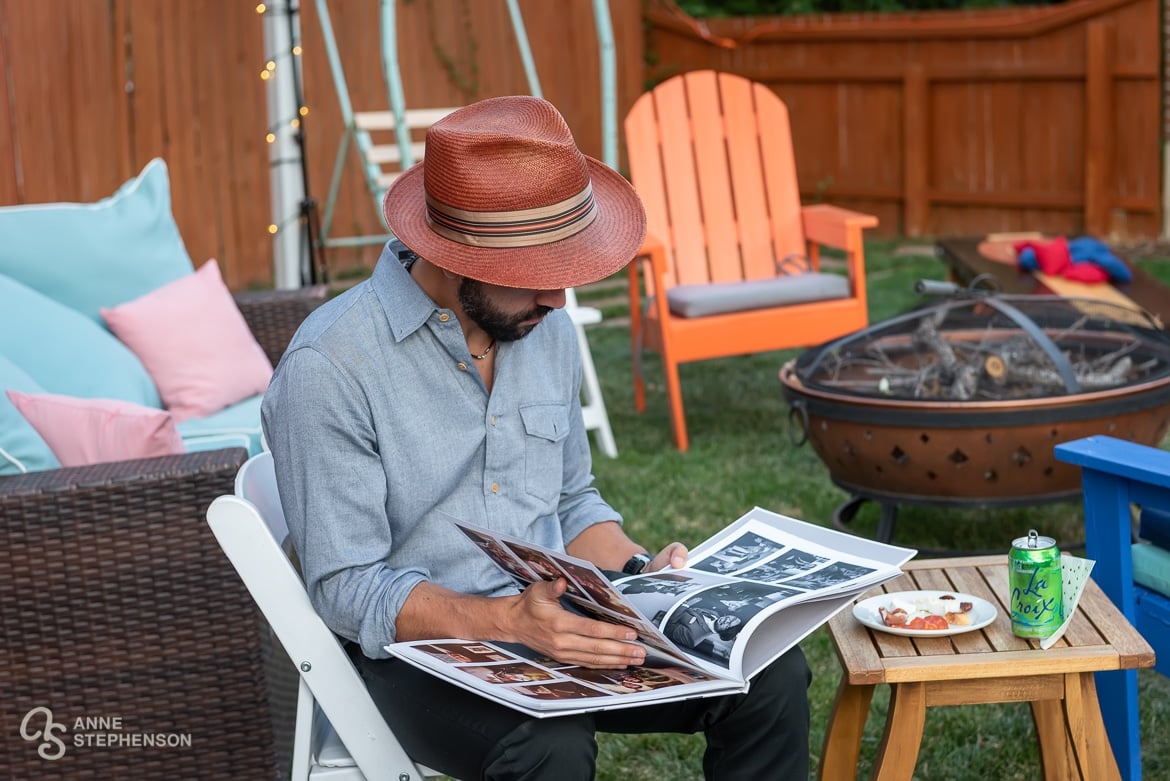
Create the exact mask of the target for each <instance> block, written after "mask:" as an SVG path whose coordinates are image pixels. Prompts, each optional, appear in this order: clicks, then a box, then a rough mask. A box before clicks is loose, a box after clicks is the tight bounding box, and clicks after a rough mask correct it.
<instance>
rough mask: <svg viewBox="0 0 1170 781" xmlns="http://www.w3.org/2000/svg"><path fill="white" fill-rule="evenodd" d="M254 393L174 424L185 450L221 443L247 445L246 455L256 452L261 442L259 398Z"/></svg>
mask: <svg viewBox="0 0 1170 781" xmlns="http://www.w3.org/2000/svg"><path fill="white" fill-rule="evenodd" d="M263 398H264V395H263V394H257V395H255V396H252V397H250V398H247V399H244V400H243V401H241V402H238V403H236V404H232V405H231V406H229V407H224V408H223V409H221V410H220V411H219V412H213V413H212V414H210V415H208V416H207V417H205V418H188V419H187V420H184V421H183V422H182V423H180V424H178V429H179V436H181V437H182V438H183V444H184V445H186V446H187V451H188V452H191V453H194V452H197V451H203V450H218V449H219V448H223V447H242V448H247V450H248V455H250V456H254V455H256V454H257V453H259V452H260V451H261V450H262V449H263V446H262V445H261V430H260V402H261V401H262V400H263Z"/></svg>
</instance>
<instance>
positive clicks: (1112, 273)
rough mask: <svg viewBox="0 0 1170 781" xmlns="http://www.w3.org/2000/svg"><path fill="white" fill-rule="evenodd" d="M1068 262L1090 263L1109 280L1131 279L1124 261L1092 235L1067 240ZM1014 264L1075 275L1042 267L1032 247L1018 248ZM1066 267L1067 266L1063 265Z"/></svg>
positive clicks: (1035, 269) (1037, 269) (1028, 268)
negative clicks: (1107, 276)
mask: <svg viewBox="0 0 1170 781" xmlns="http://www.w3.org/2000/svg"><path fill="white" fill-rule="evenodd" d="M1068 262H1069V263H1070V264H1071V265H1076V264H1078V263H1091V264H1093V265H1094V266H1097V267H1098V268H1100V269H1101V270H1102V271H1104V272H1105V273H1106V274H1108V275H1109V281H1110V282H1118V283H1122V284H1124V283H1126V282H1131V281H1133V274H1132V273H1131V272H1130V270H1129V266H1127V265H1125V261H1123V260H1122V259H1121V258H1119V257H1117V256H1116V255H1114V254H1113V251H1112V250H1111V249H1109V245H1108V244H1106V243H1105V242H1103V241H1101V240H1100V239H1095V238H1093V237H1092V236H1081V237H1079V238H1075V239H1071V240H1069V242H1068ZM1016 264H1017V265H1018V266H1019V267H1020V268H1022V269H1024V270H1025V271H1045V272H1046V273H1061V274H1062V275H1063V276H1071V277H1075V276H1076V274H1075V272H1074V273H1073V274H1064V273H1063V271H1061V270H1058V269H1056V268H1042V267H1041V266H1042V264H1041V263H1040V258H1039V257H1038V256H1037V253H1036V250H1035V248H1034V247H1030V246H1029V247H1024V248H1022V249H1020V251H1019V253H1018V254H1017V256H1016ZM1065 268H1067V266H1065Z"/></svg>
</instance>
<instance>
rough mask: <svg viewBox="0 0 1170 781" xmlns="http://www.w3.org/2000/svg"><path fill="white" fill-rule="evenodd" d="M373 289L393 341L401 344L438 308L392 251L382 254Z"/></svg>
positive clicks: (386, 250) (387, 250)
mask: <svg viewBox="0 0 1170 781" xmlns="http://www.w3.org/2000/svg"><path fill="white" fill-rule="evenodd" d="M370 285H371V287H372V288H373V290H374V294H375V295H376V296H377V297H378V300H379V301H380V302H381V303H382V309H383V310H384V311H385V313H386V321H387V322H388V323H389V324H390V332H391V333H392V334H393V335H394V341H396V342H401V341H402V340H403V339H405V338H406V337H408V336H410V335H411V334H412V333H414V332H415V331H417V330H418V329H420V328H422V327H423V325H424V324H425V323H426V322H427V320H428V319H430V317H431V315H432V314H434V313H435V312H437V311H439V307H438V306H437V305H436V304H435V302H434V301H432V300H431V297H430V296H428V295H427V294H426V292H425V291H423V289H422V288H421V287H419V285H418V283H417V282H415V281H414V278H413V277H411V276H410V273H409V272H408V271H407V270H406V269H405V268H404V267H403V265H402V261H400V260H399V259H398V258H397V257H396V256H395V255H394V253H393V252H391V251H390V250H389V248H386V249H383V250H382V256H381V257H379V258H378V264H377V265H376V266H375V267H374V273H373V274H371V275H370Z"/></svg>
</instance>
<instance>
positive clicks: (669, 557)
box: [646, 542, 689, 572]
mask: <svg viewBox="0 0 1170 781" xmlns="http://www.w3.org/2000/svg"><path fill="white" fill-rule="evenodd" d="M688 554H689V551H688V550H687V546H686V545H683V544H682V543H681V542H672V543H670V544H669V545H667V546H666V547H665V548H663V549H662V550H660V551H659V552H658V555H657V556H655V557H654V558H653V559H651V560H650V563H649V564H647V565H646V571H647V572H657V571H658V570H660V569H666V568H667V567H674V568H675V569H682V568H683V567H685V566H686V565H687V555H688Z"/></svg>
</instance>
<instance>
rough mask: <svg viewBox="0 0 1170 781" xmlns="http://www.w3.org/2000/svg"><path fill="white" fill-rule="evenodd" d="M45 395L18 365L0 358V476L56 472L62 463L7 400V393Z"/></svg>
mask: <svg viewBox="0 0 1170 781" xmlns="http://www.w3.org/2000/svg"><path fill="white" fill-rule="evenodd" d="M10 390H14V391H20V392H21V393H44V392H45V390H44V388H42V387H41V386H40V385H37V383H36V381H35V380H33V378H32V377H29V376H28V374H27V373H26V372H25V371H24V370H22V369H21V368H20V367H19V366H17V365H15V364H14V363H12V361H9V360H8V359H7V358H5V357H4V356H3V355H0V475H18V474H21V473H23V472H37V471H40V470H42V469H56V468H57V467H59V466H61V462H60V461H58V460H57V457H56V456H54V455H53V451H52V450H50V449H49V446H48V445H46V444H45V440H43V439H41V435H40V434H38V433H37V432H36V429H34V428H33V427H32V426H30V425H29V423H28V421H27V420H25V419H24V415H21V414H20V411H19V410H17V409H16V407H14V406H12V402H11V401H9V400H8V393H7V391H10Z"/></svg>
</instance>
